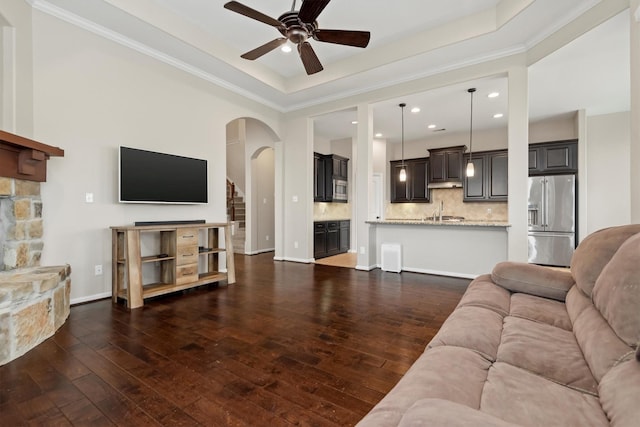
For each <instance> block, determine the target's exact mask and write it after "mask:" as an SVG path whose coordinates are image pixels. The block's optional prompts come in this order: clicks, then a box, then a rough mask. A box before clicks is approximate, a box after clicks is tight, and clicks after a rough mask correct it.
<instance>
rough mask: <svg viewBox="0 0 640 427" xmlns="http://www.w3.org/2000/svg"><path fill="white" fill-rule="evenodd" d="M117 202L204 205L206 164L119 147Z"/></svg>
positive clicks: (169, 155) (199, 161)
mask: <svg viewBox="0 0 640 427" xmlns="http://www.w3.org/2000/svg"><path fill="white" fill-rule="evenodd" d="M119 169H120V173H119V176H120V182H119V199H120V203H183V204H202V203H207V201H208V200H207V193H208V192H207V161H206V160H201V159H194V158H190V157H182V156H176V155H173V154H165V153H156V152H154V151H146V150H139V149H136V148H129V147H120V159H119Z"/></svg>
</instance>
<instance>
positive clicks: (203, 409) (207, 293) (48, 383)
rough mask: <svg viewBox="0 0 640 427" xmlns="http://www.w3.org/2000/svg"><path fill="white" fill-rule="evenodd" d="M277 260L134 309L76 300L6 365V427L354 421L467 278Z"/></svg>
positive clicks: (0, 405)
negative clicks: (229, 281)
mask: <svg viewBox="0 0 640 427" xmlns="http://www.w3.org/2000/svg"><path fill="white" fill-rule="evenodd" d="M272 257H273V254H272V253H267V254H262V255H257V256H252V257H249V256H241V255H239V256H236V271H237V278H238V280H237V283H236V284H234V285H229V286H226V285H222V286H220V287H215V286H210V287H207V286H205V287H201V288H198V289H195V290H192V291H188V292H183V293H177V294H173V295H169V296H165V297H162V298H156V299H152V300H147V301H146V303H145V306H144V307H143V308H141V309H137V310H134V311H131V312H128V311H127V310H126V309H125V308H124V306H122V305H117V306H113V305H112V304H111V300H103V301H98V302H94V303H90V304H85V305H79V306H75V307H72V308H71V315H70V317H69V320H68V321H67V322H66V323H65V325H64V326H63V327H62V328H60V330H59V331H58V332H57V333H56V334H55V335H54V336H53V337H52V338H50V339H48V340H47V341H45V342H44V343H42V344H41V345H40V346H38V347H36V348H35V349H34V350H32V351H30V352H29V353H27V354H26V355H24V356H22V357H20V358H18V359H17V360H15V361H13V362H11V363H9V364H7V365H4V366H2V367H0V381H1V383H0V425H3V426H19V425H47V426H57V425H61V426H62V425H91V426H102V425H125V426H137V425H171V426H173V425H183V426H195V425H206V426H289V425H302V426H348V425H353V424H355V423H357V422H358V420H360V418H362V417H363V416H364V415H365V414H366V413H367V412H368V411H369V410H370V409H371V408H372V407H373V405H375V404H376V403H377V402H378V401H379V400H380V399H381V398H382V397H383V396H384V395H385V393H387V392H388V391H389V390H390V389H391V388H392V387H393V386H394V385H395V383H396V382H397V381H398V380H399V379H400V378H401V376H402V375H403V373H404V372H405V371H406V370H407V369H408V368H409V366H410V365H411V364H412V363H413V362H414V361H415V359H416V358H417V357H418V356H419V355H420V353H422V351H423V350H424V348H425V346H426V344H427V342H428V341H429V340H430V339H431V337H433V335H434V334H435V333H436V331H437V330H438V328H439V327H440V326H441V324H442V322H443V321H444V319H445V318H446V317H447V316H448V315H449V313H451V311H452V310H453V308H454V307H455V305H456V304H457V303H458V301H459V299H460V297H461V295H462V293H463V291H464V290H465V288H466V286H467V284H468V283H469V281H468V280H463V279H453V278H447V277H438V276H429V275H422V274H413V273H402V274H395V273H385V272H382V271H380V270H374V271H371V272H362V271H356V270H352V269H347V268H338V267H327V266H322V265H313V264H297V263H289V262H273V261H272ZM72 280H73V277H72Z"/></svg>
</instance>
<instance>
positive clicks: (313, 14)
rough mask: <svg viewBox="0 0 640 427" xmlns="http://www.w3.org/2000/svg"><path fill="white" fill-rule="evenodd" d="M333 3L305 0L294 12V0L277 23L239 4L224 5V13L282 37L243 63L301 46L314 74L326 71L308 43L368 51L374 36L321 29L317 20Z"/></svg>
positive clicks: (247, 55) (252, 52)
mask: <svg viewBox="0 0 640 427" xmlns="http://www.w3.org/2000/svg"><path fill="white" fill-rule="evenodd" d="M330 1H331V0H303V2H302V6H301V7H300V10H299V11H297V10H295V7H296V0H293V5H292V6H291V11H289V12H285V13H283V14H282V15H280V17H279V18H278V19H273V18H271V17H269V16H267V15H265V14H263V13H261V12H258V11H257V10H255V9H252V8H250V7H248V6H245V5H243V4H241V3H239V2H237V1H230V2H228V3H226V4H225V5H224V7H225V9H229V10H231V11H233V12H236V13H239V14H241V15H244V16H247V17H249V18H252V19H255V20H256V21H260V22H264V23H265V24H267V25H271V26H273V27H275V28H276V29H277V30H278V31H280V34H282V35H283V37H279V38H277V39H275V40H272V41H270V42H268V43H265V44H263V45H262V46H259V47H257V48H255V49H253V50H250V51H249V52H247V53H245V54H244V55H241V57H242V58H244V59H249V60H254V59H258V58H260V57H261V56H262V55H264V54H266V53H269V52H271V51H272V50H274V49H275V48H277V47H279V46H281V45H283V44H284V43H286V42H287V40H289V41H291V43H293V44H295V45H297V46H298V53H299V54H300V59H301V60H302V64H303V65H304V69H305V70H306V72H307V74H309V75H311V74H315V73H317V72H319V71H322V70H323V67H322V64H321V63H320V60H319V59H318V56H317V55H316V53H315V52H314V50H313V47H311V44H310V43H309V41H308V40H309V39H311V38H312V39H314V40H317V41H319V42H326V43H335V44H342V45H347V46H355V47H367V45H368V44H369V38H370V37H371V34H370V33H369V31H348V30H325V29H322V28H318V22H317V21H316V19H317V18H318V15H320V13H321V12H322V11H323V10H324V8H325V7H326V6H327V5H328V4H329V2H330Z"/></svg>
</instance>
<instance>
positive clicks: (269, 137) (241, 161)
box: [226, 117, 279, 255]
mask: <svg viewBox="0 0 640 427" xmlns="http://www.w3.org/2000/svg"><path fill="white" fill-rule="evenodd" d="M277 141H279V138H278V136H277V135H276V133H275V132H274V131H273V130H272V129H271V128H270V127H269V126H268V125H266V124H265V123H264V122H262V121H260V120H257V119H253V118H250V117H245V118H239V119H235V120H233V121H231V122H229V123H228V124H227V159H226V165H227V216H228V219H229V220H230V221H233V223H234V227H233V231H234V232H233V241H234V251H235V252H236V253H241V254H249V255H251V254H257V253H261V252H269V251H273V250H275V242H276V239H275V233H276V231H275V192H276V185H275V143H276V142H277ZM232 191H234V192H235V194H231V192H232Z"/></svg>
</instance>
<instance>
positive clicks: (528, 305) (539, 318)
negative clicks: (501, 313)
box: [509, 294, 571, 331]
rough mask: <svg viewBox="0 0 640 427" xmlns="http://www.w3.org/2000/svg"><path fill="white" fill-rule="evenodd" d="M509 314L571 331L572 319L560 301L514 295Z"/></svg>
mask: <svg viewBox="0 0 640 427" xmlns="http://www.w3.org/2000/svg"><path fill="white" fill-rule="evenodd" d="M509 314H510V315H511V316H515V317H520V318H522V319H528V320H533V321H534V322H539V323H544V324H547V325H551V326H556V327H558V328H562V329H565V330H567V331H570V330H571V319H569V314H568V313H567V309H566V306H565V305H564V304H563V303H561V302H560V301H555V300H551V299H547V298H540V297H536V296H533V295H527V294H513V295H512V296H511V311H510V313H509Z"/></svg>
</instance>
